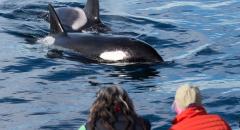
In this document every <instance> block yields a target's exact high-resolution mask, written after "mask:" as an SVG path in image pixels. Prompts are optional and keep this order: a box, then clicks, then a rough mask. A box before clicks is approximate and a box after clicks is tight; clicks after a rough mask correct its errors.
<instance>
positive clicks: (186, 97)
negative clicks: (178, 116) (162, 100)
mask: <svg viewBox="0 0 240 130" xmlns="http://www.w3.org/2000/svg"><path fill="white" fill-rule="evenodd" d="M175 103H176V104H175V105H177V107H178V108H180V109H182V110H184V109H186V108H187V107H189V106H190V105H199V106H200V105H202V99H201V94H200V90H199V88H198V87H197V86H193V85H189V84H186V85H182V86H180V87H179V88H178V89H177V91H176V95H175Z"/></svg>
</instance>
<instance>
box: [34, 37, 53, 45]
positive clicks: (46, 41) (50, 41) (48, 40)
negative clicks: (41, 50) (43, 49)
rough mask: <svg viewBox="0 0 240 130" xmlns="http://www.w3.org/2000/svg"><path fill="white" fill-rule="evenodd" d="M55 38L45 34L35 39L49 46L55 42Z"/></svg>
mask: <svg viewBox="0 0 240 130" xmlns="http://www.w3.org/2000/svg"><path fill="white" fill-rule="evenodd" d="M55 41H56V39H55V38H54V37H52V36H46V37H44V38H41V39H39V40H37V42H38V43H41V44H44V45H47V46H51V45H53V44H54V43H55Z"/></svg>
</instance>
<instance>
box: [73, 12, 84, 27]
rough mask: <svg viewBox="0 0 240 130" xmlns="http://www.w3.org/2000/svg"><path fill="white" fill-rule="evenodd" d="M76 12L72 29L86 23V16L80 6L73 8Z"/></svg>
mask: <svg viewBox="0 0 240 130" xmlns="http://www.w3.org/2000/svg"><path fill="white" fill-rule="evenodd" d="M74 10H75V11H76V12H77V13H78V18H77V19H76V20H75V21H74V22H73V24H72V29H73V30H78V29H79V28H80V27H82V26H84V25H85V24H86V23H87V16H86V14H85V12H84V11H83V10H82V9H80V8H74Z"/></svg>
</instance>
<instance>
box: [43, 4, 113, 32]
mask: <svg viewBox="0 0 240 130" xmlns="http://www.w3.org/2000/svg"><path fill="white" fill-rule="evenodd" d="M55 11H56V13H57V15H58V17H59V19H60V20H61V22H62V25H63V27H64V28H65V29H66V30H67V31H68V32H82V31H94V32H107V31H110V30H111V29H110V28H109V27H107V26H106V25H105V24H103V22H102V21H101V19H100V16H99V0H87V2H86V4H85V6H84V8H78V7H61V8H56V9H55ZM44 17H45V19H46V20H47V21H48V22H50V21H49V20H50V19H49V18H50V17H49V14H45V15H44Z"/></svg>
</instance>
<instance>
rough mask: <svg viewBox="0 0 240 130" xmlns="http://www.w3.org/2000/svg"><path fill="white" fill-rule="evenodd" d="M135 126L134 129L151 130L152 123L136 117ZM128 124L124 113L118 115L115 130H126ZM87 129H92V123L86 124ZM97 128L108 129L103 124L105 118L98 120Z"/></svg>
mask: <svg viewBox="0 0 240 130" xmlns="http://www.w3.org/2000/svg"><path fill="white" fill-rule="evenodd" d="M134 121H135V123H134V127H133V129H132V130H150V129H151V124H150V122H149V121H148V120H145V119H143V118H141V117H137V118H135V119H134ZM127 125H128V121H127V119H125V117H124V116H123V115H120V116H118V118H117V121H116V123H114V130H126V128H127ZM85 127H86V130H89V129H90V124H89V123H87V124H86V125H85ZM144 127H145V128H146V129H144ZM95 130H107V128H106V127H104V126H103V120H101V119H99V120H98V121H97V122H96V126H95Z"/></svg>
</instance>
